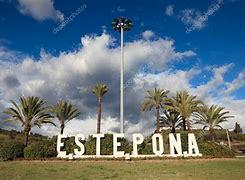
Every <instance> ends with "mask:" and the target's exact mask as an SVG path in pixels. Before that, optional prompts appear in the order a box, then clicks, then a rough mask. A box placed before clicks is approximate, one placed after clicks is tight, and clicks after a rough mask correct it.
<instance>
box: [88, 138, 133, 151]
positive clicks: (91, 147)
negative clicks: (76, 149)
mask: <svg viewBox="0 0 245 180" xmlns="http://www.w3.org/2000/svg"><path fill="white" fill-rule="evenodd" d="M118 142H121V146H120V147H119V148H118V151H125V153H131V152H132V150H133V147H132V144H131V143H130V142H129V141H127V140H126V139H124V138H123V139H121V140H120V139H118ZM85 151H86V152H85V154H86V155H95V154H96V152H95V151H96V140H95V138H93V137H92V136H89V137H88V139H87V141H86V143H85ZM100 154H101V155H112V154H113V135H112V134H105V137H104V138H102V139H101V148H100Z"/></svg>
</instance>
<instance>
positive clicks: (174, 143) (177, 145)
mask: <svg viewBox="0 0 245 180" xmlns="http://www.w3.org/2000/svg"><path fill="white" fill-rule="evenodd" d="M176 138H177V140H176V139H175V137H174V134H172V133H170V134H169V146H170V147H169V148H170V154H171V155H173V156H176V154H175V151H174V150H176V151H177V154H178V155H183V153H182V146H181V139H180V134H179V133H177V134H176Z"/></svg>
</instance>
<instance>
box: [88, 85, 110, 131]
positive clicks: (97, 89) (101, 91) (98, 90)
mask: <svg viewBox="0 0 245 180" xmlns="http://www.w3.org/2000/svg"><path fill="white" fill-rule="evenodd" d="M92 92H93V94H94V95H96V96H97V98H98V118H97V133H98V134H99V133H100V127H101V112H102V97H103V96H104V95H105V93H107V92H108V87H107V86H106V85H105V84H96V85H95V86H94V87H93V88H92Z"/></svg>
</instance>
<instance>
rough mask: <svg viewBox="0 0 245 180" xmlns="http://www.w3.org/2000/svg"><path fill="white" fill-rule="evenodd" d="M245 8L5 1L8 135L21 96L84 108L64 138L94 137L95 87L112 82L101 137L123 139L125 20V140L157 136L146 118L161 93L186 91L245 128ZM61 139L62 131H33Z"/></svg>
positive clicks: (0, 31)
mask: <svg viewBox="0 0 245 180" xmlns="http://www.w3.org/2000/svg"><path fill="white" fill-rule="evenodd" d="M244 7H245V1H243V0H207V1H201V0H198V1H193V0H181V1H178V0H165V1H164V0H156V1H154V2H153V1H147V0H145V1H142V0H136V1H134V2H132V1H127V0H124V1H120V0H107V1H101V0H80V1H78V0H71V1H69V2H68V1H61V0H0V120H1V122H0V127H1V128H5V129H11V128H15V129H19V128H20V127H19V126H18V125H12V124H8V123H4V122H3V121H2V120H3V119H4V118H6V116H5V115H4V114H3V113H2V111H3V110H4V108H6V107H7V106H9V100H10V99H13V100H18V97H19V96H21V95H25V96H28V95H35V96H40V97H43V98H45V99H46V100H47V101H48V102H49V103H50V104H54V103H56V102H57V101H58V100H59V99H66V100H70V101H72V102H73V103H75V104H77V106H78V107H79V109H80V111H81V116H80V117H79V118H78V119H75V120H73V121H71V122H70V123H68V124H67V127H66V129H65V132H66V133H72V134H76V133H78V132H80V133H84V134H89V133H93V132H95V130H96V113H97V101H96V98H95V97H94V96H93V94H92V93H91V87H92V86H93V85H94V84H95V83H97V82H103V83H106V84H107V85H108V87H109V92H108V93H107V94H106V95H105V96H104V99H103V114H102V116H103V119H102V131H103V132H118V131H119V98H120V97H119V95H120V93H119V78H120V76H119V75H120V74H119V68H120V44H119V42H120V41H119V34H118V33H117V32H114V31H113V30H112V28H111V21H112V19H113V18H116V17H118V16H126V17H128V18H130V19H131V20H132V21H133V23H134V27H133V28H132V30H131V31H129V32H127V33H125V90H124V91H125V121H126V122H125V126H126V133H127V134H131V133H134V132H142V133H144V134H148V133H150V132H152V131H153V129H154V124H155V116H154V113H150V112H149V113H142V112H140V103H141V102H142V100H143V98H144V96H145V94H146V91H147V90H148V89H152V88H154V87H159V88H163V89H167V90H170V91H171V93H170V96H171V95H174V94H175V92H176V91H178V90H188V91H189V92H190V93H191V94H193V95H197V96H198V97H199V98H200V99H202V100H204V101H205V102H206V103H207V104H218V105H220V106H224V107H225V108H226V109H227V110H229V111H230V112H231V114H232V115H235V118H233V119H231V120H230V121H229V122H228V123H225V124H223V127H225V128H233V127H234V124H235V122H238V123H240V124H241V126H242V128H243V129H244V130H245V118H244V114H245V109H244V107H245V34H244V32H245V21H244V19H245V12H244ZM33 132H38V133H42V134H44V135H55V134H57V133H58V132H59V129H58V128H56V127H51V126H44V127H43V128H41V129H37V128H35V129H33Z"/></svg>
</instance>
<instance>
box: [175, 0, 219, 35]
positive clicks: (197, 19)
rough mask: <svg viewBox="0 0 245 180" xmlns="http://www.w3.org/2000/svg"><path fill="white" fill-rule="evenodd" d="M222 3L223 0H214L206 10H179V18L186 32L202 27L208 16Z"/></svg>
mask: <svg viewBox="0 0 245 180" xmlns="http://www.w3.org/2000/svg"><path fill="white" fill-rule="evenodd" d="M222 5H223V0H215V1H214V2H213V3H212V4H211V5H210V6H209V7H208V9H207V11H206V12H200V11H199V10H195V9H185V10H183V11H181V14H180V16H179V17H180V19H181V21H182V22H183V23H184V24H185V25H186V33H190V32H191V31H195V30H201V29H203V28H204V27H205V26H206V24H207V22H208V19H209V17H210V16H212V15H214V14H215V13H216V12H217V11H218V10H219V9H220V8H221V6H222Z"/></svg>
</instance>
